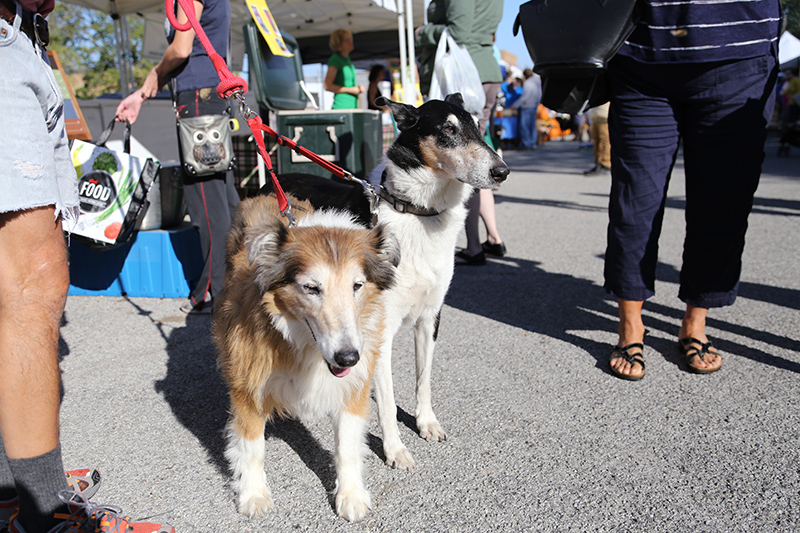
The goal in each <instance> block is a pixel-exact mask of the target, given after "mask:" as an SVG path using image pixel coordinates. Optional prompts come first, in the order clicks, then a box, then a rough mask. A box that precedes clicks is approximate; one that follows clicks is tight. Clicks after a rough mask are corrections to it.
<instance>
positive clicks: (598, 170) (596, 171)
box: [583, 163, 611, 176]
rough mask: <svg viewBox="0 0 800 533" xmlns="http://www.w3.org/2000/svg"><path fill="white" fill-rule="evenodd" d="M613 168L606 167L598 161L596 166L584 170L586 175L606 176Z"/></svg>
mask: <svg viewBox="0 0 800 533" xmlns="http://www.w3.org/2000/svg"><path fill="white" fill-rule="evenodd" d="M610 173H611V169H610V168H609V167H604V166H603V165H601V164H600V163H597V164H596V165H595V166H593V167H592V168H590V169H589V170H585V171H584V172H583V175H584V176H604V175H606V174H610Z"/></svg>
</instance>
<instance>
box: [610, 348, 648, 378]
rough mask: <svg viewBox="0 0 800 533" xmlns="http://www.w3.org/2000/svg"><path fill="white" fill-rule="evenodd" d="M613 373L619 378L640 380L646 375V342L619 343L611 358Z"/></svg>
mask: <svg viewBox="0 0 800 533" xmlns="http://www.w3.org/2000/svg"><path fill="white" fill-rule="evenodd" d="M609 366H610V367H611V373H612V374H614V375H615V376H617V377H618V378H622V379H627V380H630V381H639V380H640V379H642V378H643V377H644V344H643V343H641V342H632V343H630V344H618V345H616V346H615V347H614V351H613V352H611V358H610V360H609Z"/></svg>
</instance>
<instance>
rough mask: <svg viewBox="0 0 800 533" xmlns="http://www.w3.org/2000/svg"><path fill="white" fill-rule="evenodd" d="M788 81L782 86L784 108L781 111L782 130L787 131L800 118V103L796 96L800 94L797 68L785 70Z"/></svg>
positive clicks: (799, 79)
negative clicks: (799, 103)
mask: <svg viewBox="0 0 800 533" xmlns="http://www.w3.org/2000/svg"><path fill="white" fill-rule="evenodd" d="M784 75H785V77H786V81H785V82H784V84H783V87H782V88H781V98H782V100H783V101H782V104H783V109H782V111H781V131H786V130H788V129H789V128H791V127H792V125H794V123H795V122H797V119H799V118H800V105H798V104H797V102H796V101H795V96H796V95H798V94H800V78H798V77H797V71H796V70H787V71H786V72H784Z"/></svg>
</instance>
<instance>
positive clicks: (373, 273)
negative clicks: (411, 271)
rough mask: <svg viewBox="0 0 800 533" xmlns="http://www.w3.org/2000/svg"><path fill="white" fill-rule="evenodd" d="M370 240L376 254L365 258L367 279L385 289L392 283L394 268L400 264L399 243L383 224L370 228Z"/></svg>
mask: <svg viewBox="0 0 800 533" xmlns="http://www.w3.org/2000/svg"><path fill="white" fill-rule="evenodd" d="M370 241H371V243H372V247H373V249H374V250H375V252H376V254H375V256H374V257H370V258H368V259H367V260H366V262H365V265H364V269H365V270H366V274H367V279H368V280H369V281H371V282H373V283H375V285H377V287H378V289H380V290H382V291H385V290H386V289H390V288H392V286H393V285H394V277H395V273H396V271H395V269H396V268H397V265H399V264H400V243H398V242H397V238H396V237H395V236H394V234H393V233H392V232H390V231H388V230H387V229H386V226H385V225H384V224H378V225H377V226H375V227H374V228H373V229H371V230H370Z"/></svg>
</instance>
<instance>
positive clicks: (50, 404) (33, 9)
mask: <svg viewBox="0 0 800 533" xmlns="http://www.w3.org/2000/svg"><path fill="white" fill-rule="evenodd" d="M54 7H55V2H54V1H53V0H24V1H21V2H19V3H17V2H15V1H14V0H2V2H0V49H1V50H2V51H0V72H1V73H2V74H1V75H0V93H2V95H3V96H2V101H3V107H4V109H5V110H6V112H4V113H0V190H2V191H3V193H2V194H0V530H3V531H6V530H7V531H11V532H13V533H25V532H30V533H40V532H47V533H57V532H63V531H73V532H76V533H81V532H85V533H88V532H90V531H91V532H106V531H112V530H113V531H131V532H135V533H143V532H145V531H146V532H147V533H155V532H157V531H158V532H173V533H174V530H173V529H172V528H171V527H169V526H166V525H161V524H144V523H131V520H130V518H128V517H124V516H123V515H121V514H120V513H118V512H117V511H115V510H112V509H108V508H101V507H99V506H96V505H95V504H93V503H90V502H89V501H88V498H90V497H91V496H92V495H93V494H94V492H95V491H96V490H97V488H98V484H99V481H100V478H99V474H98V473H97V472H96V471H89V470H86V471H81V472H70V473H65V472H64V467H63V466H62V463H63V461H62V454H61V443H60V440H59V409H60V399H61V397H60V374H59V367H58V339H59V327H60V324H61V319H62V315H63V314H64V307H65V305H66V300H67V292H68V290H69V264H68V259H67V246H66V242H65V239H64V231H65V230H66V231H67V232H69V231H71V229H72V228H73V227H74V224H75V223H76V222H77V219H78V216H79V213H80V208H79V205H80V202H79V198H78V180H77V176H76V173H75V168H74V167H73V165H72V158H71V157H70V152H69V144H68V140H67V133H66V128H65V125H64V100H63V97H62V95H61V91H60V90H59V89H58V85H57V84H56V81H55V77H54V76H53V71H52V69H51V67H50V64H49V61H48V58H47V56H46V54H45V52H46V50H45V47H46V46H47V44H48V40H49V39H48V32H47V26H46V25H47V23H46V21H45V19H44V18H43V17H46V16H47V15H48V14H50V13H51V12H52V11H53V8H54ZM34 21H35V26H34ZM10 110H13V112H12V111H10ZM86 421H87V423H93V420H92V418H91V417H90V416H87V418H86ZM110 438H112V439H113V437H110ZM128 528H130V529H128Z"/></svg>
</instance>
